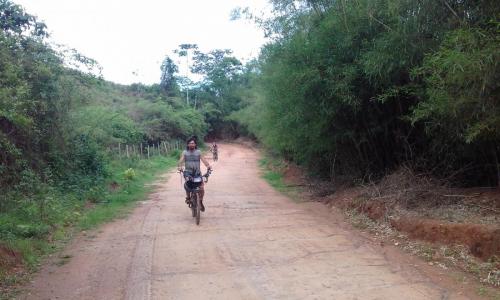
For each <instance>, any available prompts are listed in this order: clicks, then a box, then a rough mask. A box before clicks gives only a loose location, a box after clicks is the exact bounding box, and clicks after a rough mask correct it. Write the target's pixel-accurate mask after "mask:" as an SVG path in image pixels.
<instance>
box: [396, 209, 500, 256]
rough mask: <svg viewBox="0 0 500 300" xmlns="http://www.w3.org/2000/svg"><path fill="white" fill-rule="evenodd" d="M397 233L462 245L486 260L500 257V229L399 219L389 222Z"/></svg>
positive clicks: (476, 225)
mask: <svg viewBox="0 0 500 300" xmlns="http://www.w3.org/2000/svg"><path fill="white" fill-rule="evenodd" d="M390 222H391V225H392V226H393V227H394V228H396V229H397V230H398V231H402V232H406V233H408V235H409V236H410V237H411V238H414V239H422V240H425V241H429V242H433V243H440V244H462V245H465V246H467V247H469V249H470V251H471V253H472V254H474V256H476V257H479V258H481V259H484V260H487V259H488V258H490V257H492V256H494V255H496V256H500V228H498V227H495V226H486V225H482V224H455V223H448V222H443V221H439V220H431V219H416V218H399V219H394V220H391V221H390Z"/></svg>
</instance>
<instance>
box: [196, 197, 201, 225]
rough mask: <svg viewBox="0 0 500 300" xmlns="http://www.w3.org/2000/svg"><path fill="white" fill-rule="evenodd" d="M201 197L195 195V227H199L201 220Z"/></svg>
mask: <svg viewBox="0 0 500 300" xmlns="http://www.w3.org/2000/svg"><path fill="white" fill-rule="evenodd" d="M200 198H201V197H200V196H199V195H196V225H200V218H201V199H200Z"/></svg>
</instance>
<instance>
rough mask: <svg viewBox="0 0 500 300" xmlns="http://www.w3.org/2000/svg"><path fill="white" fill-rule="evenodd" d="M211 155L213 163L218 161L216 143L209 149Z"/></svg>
mask: <svg viewBox="0 0 500 300" xmlns="http://www.w3.org/2000/svg"><path fill="white" fill-rule="evenodd" d="M210 150H211V151H212V153H213V156H214V161H217V160H218V159H219V153H218V152H217V150H218V149H217V143H216V142H215V141H214V142H213V144H212V148H211V149H210Z"/></svg>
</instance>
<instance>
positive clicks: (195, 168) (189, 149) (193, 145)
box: [178, 136, 212, 211]
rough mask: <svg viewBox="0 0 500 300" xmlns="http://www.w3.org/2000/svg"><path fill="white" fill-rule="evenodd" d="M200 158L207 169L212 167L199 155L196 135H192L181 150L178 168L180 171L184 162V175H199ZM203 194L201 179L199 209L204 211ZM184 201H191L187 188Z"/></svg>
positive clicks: (188, 202)
mask: <svg viewBox="0 0 500 300" xmlns="http://www.w3.org/2000/svg"><path fill="white" fill-rule="evenodd" d="M200 160H201V161H202V162H203V164H204V165H205V166H206V167H207V169H210V170H211V169H212V167H211V166H210V164H209V163H208V161H207V160H206V159H205V158H204V157H203V156H202V155H201V151H200V150H198V145H197V141H196V137H194V136H193V137H191V138H189V139H188V140H187V142H186V150H184V151H182V154H181V158H180V159H179V163H178V170H179V171H182V163H183V162H184V177H189V176H201V169H200ZM204 195H205V189H204V183H203V181H202V183H201V186H200V200H201V211H205V206H203V196H204ZM186 203H187V204H190V203H191V199H190V197H189V191H188V190H186Z"/></svg>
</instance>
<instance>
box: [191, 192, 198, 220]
mask: <svg viewBox="0 0 500 300" xmlns="http://www.w3.org/2000/svg"><path fill="white" fill-rule="evenodd" d="M197 196H198V194H196V193H191V212H192V213H193V218H194V217H196V204H197V203H196V202H197V200H196V199H197V198H198V197H197Z"/></svg>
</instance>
